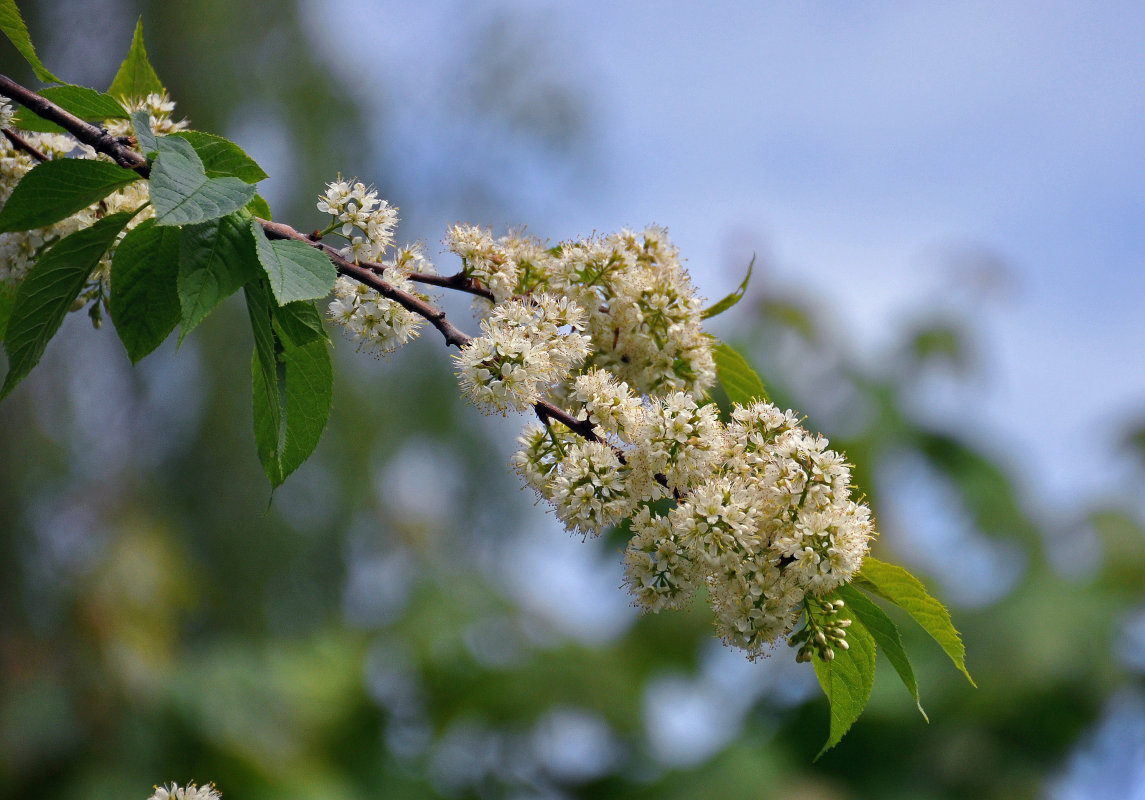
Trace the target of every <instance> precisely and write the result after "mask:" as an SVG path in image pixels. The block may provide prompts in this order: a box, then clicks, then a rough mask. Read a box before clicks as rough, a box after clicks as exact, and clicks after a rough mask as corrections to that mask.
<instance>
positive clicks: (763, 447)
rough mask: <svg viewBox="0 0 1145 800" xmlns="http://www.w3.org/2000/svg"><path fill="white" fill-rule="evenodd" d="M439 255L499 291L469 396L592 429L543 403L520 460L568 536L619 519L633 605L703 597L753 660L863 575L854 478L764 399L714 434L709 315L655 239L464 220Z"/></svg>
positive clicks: (820, 441) (475, 346) (656, 231)
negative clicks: (543, 235) (533, 230)
mask: <svg viewBox="0 0 1145 800" xmlns="http://www.w3.org/2000/svg"><path fill="white" fill-rule="evenodd" d="M332 213H333V212H332ZM445 245H446V247H447V248H448V249H449V250H450V251H452V252H453V253H455V254H456V255H458V256H459V257H460V258H461V262H462V273H461V274H462V276H463V277H465V278H466V279H468V281H469V282H470V285H471V286H474V285H475V286H476V287H477V288H479V289H483V290H486V291H487V292H488V293H489V295H491V296H492V300H491V301H489V300H485V301H483V302H484V306H483V309H484V311H485V316H484V318H483V319H482V321H481V323H480V325H481V335H480V336H478V337H476V338H474V339H472V340H470V341H469V343H468V344H466V345H465V346H464V347H462V349H461V351H460V353H458V354H457V355H456V356H455V357H454V359H455V366H456V371H457V377H458V381H459V383H460V385H461V390H462V393H463V395H464V396H465V397H466V398H467V399H469V400H470V402H472V403H474V404H476V405H478V406H479V407H481V408H483V409H484V410H486V411H488V412H493V413H505V412H506V411H508V410H510V409H512V410H517V411H526V410H528V409H529V408H530V407H531V406H534V405H535V404H537V403H538V402H539V401H541V400H545V399H547V400H550V401H551V402H553V403H555V404H556V405H557V406H558V407H560V408H562V409H563V410H564V411H565V412H567V413H568V414H569V417H571V418H573V419H578V420H580V421H581V422H582V423H584V424H585V425H586V426H587V428H588V429H591V431H592V435H590V436H587V437H586V436H583V435H580V434H583V433H585V428H581V427H579V426H574V427H577V431H578V432H574V431H573V430H572V429H570V428H569V427H567V426H566V425H565V424H563V423H561V422H560V421H558V420H556V419H554V418H552V415H551V414H550V413H548V412H546V411H544V409H543V408H541V407H538V413H539V415H540V416H541V421H540V422H534V423H531V424H529V425H527V426H526V428H525V430H524V432H523V433H522V435H521V437H520V440H519V442H520V447H519V449H518V450H517V451H516V453H515V454H514V456H513V459H512V463H513V466H514V468H515V469H516V470H517V471H518V472H519V473H520V475H521V476H522V478H523V479H524V480H525V482H526V483H527V484H528V485H529V486H531V487H532V488H533V489H534V490H536V491H537V492H538V494H539V495H540V496H541V497H542V498H544V499H545V500H546V501H547V502H549V503H550V504H551V505H552V507H553V509H554V511H555V513H556V515H557V517H558V518H559V519H560V520H561V521H562V523H563V524H564V525H565V527H566V528H568V530H570V531H571V532H574V533H577V534H579V535H581V536H586V537H587V536H595V535H598V534H600V533H602V532H603V531H605V530H608V529H609V528H612V527H614V526H616V525H619V524H621V523H624V522H625V521H627V523H628V526H629V528H630V531H631V534H632V538H631V540H630V541H629V544H628V546H627V550H626V553H625V584H626V586H627V588H628V590H629V592H630V593H631V594H632V596H633V597H634V598H635V602H636V603H637V605H639V606H641V607H642V608H644V609H645V610H647V611H649V612H656V611H659V610H661V609H665V608H680V607H682V606H684V605H685V604H688V603H690V602H691V600H692V598H693V597H694V596H695V594H696V592H697V590H699V589H700V588H703V589H705V590H706V594H707V597H708V600H709V603H710V604H711V606H712V609H713V611H714V613H715V626H716V630H717V632H718V634H719V635H720V637H721V638H722V639H723V640H724V641H725V642H726V643H728V644H729V645H732V646H735V647H738V648H741V649H743V650H745V651H747V653H748V654H749V656H750V657H755V656H758V655H760V654H761V653H762V652H763V650H764V649H765V648H766V647H767V646H768V645H769V644H771V643H773V642H775V640H776V639H777V638H779V637H780V636H782V635H784V634H787V633H790V632H791V631H792V629H793V627H794V625H795V623H796V621H797V620H798V619H799V617H800V614H801V613H803V612H804V611H805V610H806V609H808V608H810V607H811V605H814V607H815V608H820V607H821V606H822V608H826V606H823V603H826V602H829V601H828V600H824V599H822V598H823V597H824V596H825V595H827V593H829V592H830V591H831V590H833V589H835V588H836V587H838V586H839V585H841V584H843V583H845V582H846V581H848V580H850V579H851V578H852V577H853V576H854V575H855V573H856V572H857V571H858V569H859V567H860V565H861V563H862V560H863V557H864V555H865V554H866V551H867V547H868V543H869V541H870V539H871V537H872V536H873V535H874V531H873V527H872V523H871V517H870V511H869V509H868V508H867V506H866V505H864V504H861V503H858V502H855V501H854V500H853V499H852V498H851V475H850V469H849V467H848V466H847V464H846V463H845V462H844V459H843V457H842V456H841V455H840V454H838V453H836V452H835V451H833V450H830V449H828V446H827V440H826V439H824V438H822V437H820V436H815V435H812V434H811V433H809V432H808V431H806V430H805V429H804V428H803V427H802V426H801V425H800V424H799V421H798V420H797V418H796V417H795V415H794V414H793V413H792V412H790V411H787V412H783V411H780V410H779V409H777V408H776V407H775V406H772V405H770V404H769V403H766V402H757V403H755V404H753V405H751V406H749V407H746V408H744V407H740V406H736V407H735V408H734V410H733V412H732V414H731V418H730V419H729V420H728V421H726V422H724V421H721V419H720V417H719V411H718V408H717V406H716V405H715V404H714V403H711V402H709V400H708V398H707V389H708V388H709V387H711V386H712V384H713V383H714V382H715V362H714V359H713V356H712V349H711V342H712V340H711V339H710V338H709V337H707V336H706V335H705V334H704V333H703V331H702V329H701V320H702V307H701V302H700V299H699V298H698V297H696V295H695V292H694V290H693V288H692V284H691V281H690V279H689V277H688V275H687V273H686V271H685V270H684V268H683V266H682V265H681V263H680V259H679V254H678V252H677V250H676V248H675V247H674V246H673V245H672V244H671V242H669V240H668V238H667V235H666V233H665V231H664V230H663V229H660V228H648V229H646V230H644V231H643V232H641V233H634V232H632V231H621V232H620V233H617V234H613V235H610V236H606V237H602V238H594V239H590V240H581V241H576V242H566V243H562V244H560V245H558V246H556V247H551V248H550V247H546V246H545V245H544V244H543V243H542V242H540V241H539V240H537V239H534V238H532V237H528V236H525V235H524V234H522V233H517V232H514V233H510V234H509V235H508V236H503V237H500V238H495V237H494V236H493V234H492V233H491V232H490V231H489V230H488V229H485V228H481V227H477V226H472V225H456V226H454V227H452V228H450V230H449V231H448V233H447V235H446V238H445ZM341 291H342V290H339V292H340V294H339V300H336V301H335V306H337V307H338V308H339V309H340V311H339V312H338V313H335V316H336V317H337V318H340V319H342V321H343V322H344V323H345V324H346V325H347V327H351V328H352V326H353V324H354V319H355V318H354V314H355V313H356V312H355V311H354V310H352V308H351V306H350V305H349V304H347V303H346V302H345V301H344V300H343V299H342V294H341ZM347 291H349V290H347ZM354 291H356V292H357V294H358V296H360V297H365V296H367V293H368V291H369V290H363V289H357V290H354ZM333 308H334V307H332V309H333ZM385 324H386V325H393V323H392V322H386V323H385ZM566 421H567V423H568V425H573V422H572V419H569V418H566ZM809 604H810V605H809ZM833 607H834V606H832V608H833ZM820 610H822V609H820ZM807 613H808V614H810V612H807ZM824 613H825V612H824ZM821 616H822V614H821ZM809 618H810V617H809ZM830 630H831V635H832V636H834V637H836V638H837V639H838V640H839V641H842V640H843V637H844V634H843V633H842V628H839V630H838V631H837V632H836V631H835V629H834V628H831V629H830ZM808 635H810V634H808ZM824 636H826V634H824ZM816 641H817V640H816ZM831 641H832V642H834V641H835V639H832V640H831ZM816 646H818V645H816ZM826 646H827V645H824V647H826ZM805 649H806V648H805ZM801 652H802V651H801ZM805 655H806V654H805Z"/></svg>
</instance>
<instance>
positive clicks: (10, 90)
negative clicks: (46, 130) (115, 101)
mask: <svg viewBox="0 0 1145 800" xmlns="http://www.w3.org/2000/svg"><path fill="white" fill-rule="evenodd" d="M0 94H2V95H4V96H5V97H10V98H11V99H13V100H15V101H16V102H17V103H19V104H20V105H22V106H24V108H27V109H28V110H30V111H31V112H32V113H33V114H35V115H36V116H38V117H43V118H44V119H46V120H48V121H49V122H54V123H56V124H57V125H59V126H60V127H61V128H63V129H64V130H65V131H67V132H68V133H70V134H71V135H72V136H74V137H76V139H78V140H79V141H81V142H82V143H84V144H87V145H91V146H92V147H94V148H95V149H96V150H97V151H99V152H101V153H103V154H105V155H109V156H111V157H112V158H113V159H115V163H117V164H119V166H121V167H126V168H127V169H133V170H135V171H136V172H138V173H139V174H140V175H142V176H143V177H144V178H147V177H149V176H150V175H151V167H149V166H148V164H147V159H146V158H144V157H143V156H141V155H140V154H139V153H137V152H136V151H135V150H132V149H131V148H130V147H128V146H127V145H125V144H123V143H122V142H121V141H119V140H118V139H116V138H115V137H114V136H112V135H111V134H110V133H108V132H107V131H106V130H105V129H103V128H101V127H99V126H98V125H92V124H91V123H90V122H84V121H83V120H82V119H80V118H79V117H77V116H76V115H74V114H72V113H71V112H68V111H65V110H64V109H62V108H60V107H59V106H58V105H56V104H55V103H53V102H52V101H51V100H48V99H47V98H45V97H41V96H40V95H38V94H36V93H35V92H33V91H32V90H31V89H27V88H25V87H23V86H21V85H20V84H18V83H16V81H14V80H12V79H11V78H9V77H8V76H7V75H0Z"/></svg>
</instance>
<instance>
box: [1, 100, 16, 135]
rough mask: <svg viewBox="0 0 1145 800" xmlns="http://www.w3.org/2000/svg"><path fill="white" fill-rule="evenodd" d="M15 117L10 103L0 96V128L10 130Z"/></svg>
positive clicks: (14, 111)
mask: <svg viewBox="0 0 1145 800" xmlns="http://www.w3.org/2000/svg"><path fill="white" fill-rule="evenodd" d="M15 116H16V109H15V108H13V106H12V101H11V100H9V99H8V98H7V97H4V96H3V95H0V128H11V127H12V120H13V119H14V118H15Z"/></svg>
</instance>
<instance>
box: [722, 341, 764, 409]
mask: <svg viewBox="0 0 1145 800" xmlns="http://www.w3.org/2000/svg"><path fill="white" fill-rule="evenodd" d="M712 356H713V357H714V358H715V360H716V377H717V378H718V379H719V381H720V385H721V386H723V387H724V391H725V392H727V395H728V399H729V400H731V401H732V402H733V403H739V404H740V405H741V406H747V405H750V404H751V403H754V402H755V401H756V400H765V401H766V400H767V399H768V397H767V389H765V388H764V386H763V381H762V380H760V378H759V375H757V374H756V373H755V370H754V369H752V368H751V365H750V364H748V363H747V361H746V360H745V359H744V357H743V356H741V355H740V354H739V351H737V350H736V349H735V348H734V347H732V346H731V345H729V344H727V343H726V342H717V343H716V345H715V346H714V347H713V348H712Z"/></svg>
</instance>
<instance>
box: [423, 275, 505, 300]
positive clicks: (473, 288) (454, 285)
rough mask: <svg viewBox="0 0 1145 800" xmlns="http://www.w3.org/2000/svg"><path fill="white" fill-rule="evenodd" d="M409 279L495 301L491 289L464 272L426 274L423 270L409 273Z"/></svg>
mask: <svg viewBox="0 0 1145 800" xmlns="http://www.w3.org/2000/svg"><path fill="white" fill-rule="evenodd" d="M409 279H410V280H411V281H415V282H417V283H424V284H427V285H429V286H440V287H442V288H443V289H455V290H457V291H459V292H465V293H466V294H473V295H477V296H478V297H484V298H485V299H486V300H488V301H489V302H495V299H494V297H493V293H492V292H491V291H489V290H488V289H486V288H485V287H484V286H482V285H481V284H479V283H478V282H477V281H475V280H473V279H472V278H470V277H469V276H467V275H466V274H465V273H464V272H458V273H455V274H453V275H427V274H425V273H424V272H411V273H409Z"/></svg>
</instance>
